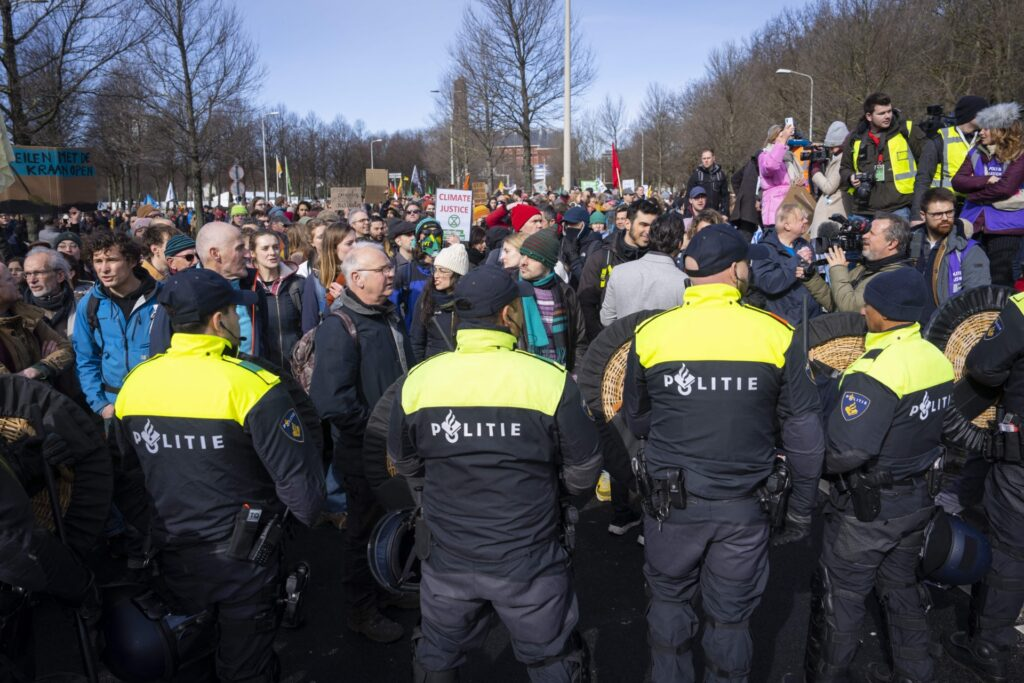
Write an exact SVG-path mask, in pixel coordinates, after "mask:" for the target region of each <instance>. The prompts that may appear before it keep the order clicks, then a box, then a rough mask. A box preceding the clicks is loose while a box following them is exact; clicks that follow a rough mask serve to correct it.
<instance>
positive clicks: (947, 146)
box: [911, 95, 988, 220]
mask: <svg viewBox="0 0 1024 683" xmlns="http://www.w3.org/2000/svg"><path fill="white" fill-rule="evenodd" d="M987 106H988V100H986V99H985V98H984V97H977V96H976V95H965V96H963V97H961V98H960V99H959V100H957V101H956V107H955V108H954V109H953V117H952V123H953V125H945V126H944V125H942V124H943V123H949V120H948V119H946V118H945V117H944V116H943V115H942V113H941V108H940V107H938V106H936V107H935V109H937V110H939V111H938V114H937V115H936V116H935V120H936V121H937V123H935V124H932V125H937V126H938V127H937V128H936V130H935V134H934V135H933V136H931V140H930V142H931V143H932V144H931V145H926V146H925V149H924V153H923V155H922V157H921V159H920V160H919V162H918V175H919V176H924V177H926V178H929V179H930V183H931V186H932V187H944V188H946V189H947V190H950V189H952V188H953V176H955V175H956V172H957V171H958V170H959V169H960V166H962V165H963V163H964V159H966V158H967V153H968V152H969V151H970V150H971V148H972V147H974V143H975V142H976V141H977V138H978V131H980V130H981V127H980V126H978V124H977V122H976V121H975V118H977V116H978V112H980V111H981V110H982V109H984V108H985V107H987ZM931 118H932V115H931V107H929V119H931ZM963 196H964V195H963V194H961V193H959V192H957V193H956V197H957V198H958V199H961V200H962V199H963ZM922 202H923V199H922ZM917 204H918V203H917V202H914V207H912V209H919V210H922V211H923V210H924V207H923V206H917ZM911 216H912V220H917V211H916V210H912V213H911Z"/></svg>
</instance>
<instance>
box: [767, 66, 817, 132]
mask: <svg viewBox="0 0 1024 683" xmlns="http://www.w3.org/2000/svg"><path fill="white" fill-rule="evenodd" d="M775 73H777V74H793V75H794V76H803V77H804V78H806V79H807V80H809V81H810V82H811V115H810V120H809V121H808V122H807V137H809V138H810V139H811V142H814V78H812V77H811V76H810V74H805V73H800V72H799V71H793V70H792V69H776V70H775Z"/></svg>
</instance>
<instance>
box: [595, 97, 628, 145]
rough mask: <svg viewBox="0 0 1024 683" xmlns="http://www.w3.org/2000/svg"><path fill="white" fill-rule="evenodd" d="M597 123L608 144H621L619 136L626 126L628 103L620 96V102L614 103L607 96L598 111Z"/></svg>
mask: <svg viewBox="0 0 1024 683" xmlns="http://www.w3.org/2000/svg"><path fill="white" fill-rule="evenodd" d="M597 121H598V125H599V126H600V127H601V132H602V133H603V134H604V136H605V138H606V139H607V141H608V142H611V143H614V144H615V145H616V146H618V144H619V134H620V133H622V129H623V128H624V127H625V125H626V103H625V102H624V101H623V99H622V95H619V99H618V101H612V98H611V96H609V95H605V96H604V101H603V102H602V103H601V107H600V108H599V109H598V110H597Z"/></svg>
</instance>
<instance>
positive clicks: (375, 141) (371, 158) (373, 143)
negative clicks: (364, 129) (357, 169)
mask: <svg viewBox="0 0 1024 683" xmlns="http://www.w3.org/2000/svg"><path fill="white" fill-rule="evenodd" d="M378 142H384V140H383V138H377V139H376V140H370V168H373V146H374V145H375V144H377V143H378Z"/></svg>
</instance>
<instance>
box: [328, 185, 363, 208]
mask: <svg viewBox="0 0 1024 683" xmlns="http://www.w3.org/2000/svg"><path fill="white" fill-rule="evenodd" d="M362 203H363V190H362V188H359V187H332V188H331V209H333V210H335V211H340V210H341V209H351V208H353V207H356V206H361V205H362Z"/></svg>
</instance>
